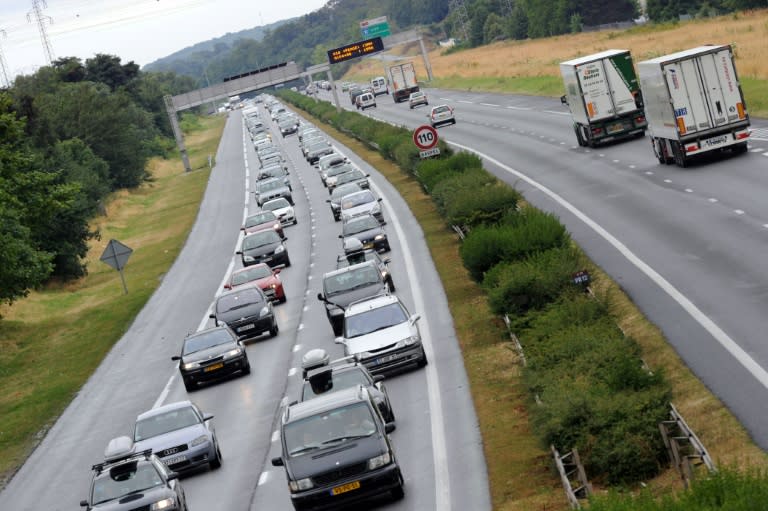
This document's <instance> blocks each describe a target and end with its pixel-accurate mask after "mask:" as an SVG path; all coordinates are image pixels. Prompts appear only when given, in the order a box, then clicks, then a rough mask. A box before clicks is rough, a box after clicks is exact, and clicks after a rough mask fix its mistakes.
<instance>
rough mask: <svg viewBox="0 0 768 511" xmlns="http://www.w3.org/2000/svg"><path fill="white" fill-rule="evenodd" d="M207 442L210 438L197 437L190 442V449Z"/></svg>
mask: <svg viewBox="0 0 768 511" xmlns="http://www.w3.org/2000/svg"><path fill="white" fill-rule="evenodd" d="M207 441H208V437H207V436H205V435H200V436H199V437H197V438H195V439H194V440H192V441H191V442H189V446H190V447H195V446H197V445H200V444H204V443H205V442H207Z"/></svg>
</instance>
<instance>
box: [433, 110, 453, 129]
mask: <svg viewBox="0 0 768 511" xmlns="http://www.w3.org/2000/svg"><path fill="white" fill-rule="evenodd" d="M427 117H428V118H429V123H430V124H431V125H432V127H433V128H437V127H438V126H440V125H441V124H456V117H455V116H454V115H453V108H451V107H449V106H448V105H438V106H435V107H432V111H431V112H430V113H429V115H427Z"/></svg>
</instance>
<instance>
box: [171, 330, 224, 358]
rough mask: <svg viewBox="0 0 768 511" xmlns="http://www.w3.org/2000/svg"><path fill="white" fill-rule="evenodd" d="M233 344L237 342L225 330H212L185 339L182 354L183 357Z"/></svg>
mask: <svg viewBox="0 0 768 511" xmlns="http://www.w3.org/2000/svg"><path fill="white" fill-rule="evenodd" d="M233 342H235V340H234V339H233V338H232V335H231V334H230V333H229V332H228V331H227V330H225V329H223V328H222V329H218V330H210V331H208V332H204V333H201V334H198V335H195V336H192V337H187V338H186V339H184V347H183V348H182V349H181V354H182V356H183V355H189V354H190V353H195V352H197V351H202V350H207V349H208V348H212V347H214V346H219V345H222V344H227V343H233Z"/></svg>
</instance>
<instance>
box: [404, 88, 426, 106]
mask: <svg viewBox="0 0 768 511" xmlns="http://www.w3.org/2000/svg"><path fill="white" fill-rule="evenodd" d="M418 105H429V101H428V100H427V95H426V94H425V93H424V92H422V91H416V92H411V95H410V96H408V106H409V107H410V108H411V110H413V107H415V106H418Z"/></svg>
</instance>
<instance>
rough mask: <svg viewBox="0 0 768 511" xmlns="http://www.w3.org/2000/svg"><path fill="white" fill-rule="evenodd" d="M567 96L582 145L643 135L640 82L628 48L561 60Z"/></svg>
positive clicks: (579, 141) (565, 99)
mask: <svg viewBox="0 0 768 511" xmlns="http://www.w3.org/2000/svg"><path fill="white" fill-rule="evenodd" d="M560 74H561V75H562V76H563V83H564V84H565V91H566V94H565V96H562V97H561V98H560V101H561V102H562V103H563V104H566V105H568V108H569V109H570V111H571V115H572V116H573V130H574V131H575V132H576V140H577V141H578V143H579V145H580V146H582V147H583V146H590V147H595V146H596V145H598V144H602V143H605V142H611V141H615V140H618V139H622V138H628V137H635V136H643V134H644V133H645V130H646V128H647V122H646V120H645V112H644V110H643V101H642V95H641V94H640V85H639V83H638V81H637V75H636V74H635V68H634V66H633V65H632V56H631V55H630V53H629V51H628V50H606V51H603V52H600V53H595V54H593V55H587V56H586V57H579V58H577V59H573V60H569V61H566V62H561V63H560Z"/></svg>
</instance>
